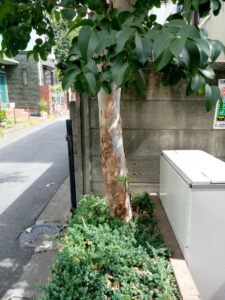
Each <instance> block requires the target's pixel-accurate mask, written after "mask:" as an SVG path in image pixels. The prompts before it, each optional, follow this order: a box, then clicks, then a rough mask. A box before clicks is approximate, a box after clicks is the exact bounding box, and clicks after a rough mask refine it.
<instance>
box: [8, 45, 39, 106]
mask: <svg viewBox="0 0 225 300" xmlns="http://www.w3.org/2000/svg"><path fill="white" fill-rule="evenodd" d="M26 53H27V52H26V51H21V53H20V54H19V55H17V56H16V57H15V59H16V60H17V61H19V64H18V65H5V72H6V77H7V85H8V95H9V102H14V103H16V108H27V107H28V108H36V107H37V104H38V102H39V101H40V91H39V76H38V64H37V63H36V62H35V61H34V59H33V57H32V56H31V57H30V59H29V60H28V61H27V59H26ZM23 70H27V75H28V82H27V83H28V84H27V85H24V83H23Z"/></svg>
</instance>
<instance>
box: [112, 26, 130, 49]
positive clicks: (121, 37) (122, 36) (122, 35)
mask: <svg viewBox="0 0 225 300" xmlns="http://www.w3.org/2000/svg"><path fill="white" fill-rule="evenodd" d="M133 32H134V29H133V28H126V29H123V30H121V31H119V32H118V33H117V34H116V41H117V47H116V52H117V53H119V52H121V51H122V50H123V48H124V46H125V44H126V42H127V41H128V39H129V37H130V35H131V34H132V33H133Z"/></svg>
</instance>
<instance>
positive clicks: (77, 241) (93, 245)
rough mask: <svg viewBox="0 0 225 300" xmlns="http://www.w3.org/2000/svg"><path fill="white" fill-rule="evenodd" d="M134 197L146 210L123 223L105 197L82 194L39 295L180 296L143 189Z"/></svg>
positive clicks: (51, 299) (46, 298) (65, 298)
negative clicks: (112, 214) (112, 213)
mask: <svg viewBox="0 0 225 300" xmlns="http://www.w3.org/2000/svg"><path fill="white" fill-rule="evenodd" d="M134 202H135V204H136V205H137V204H139V205H140V206H141V209H142V210H143V211H144V212H145V214H144V215H142V216H139V217H137V218H135V219H133V220H132V221H131V222H129V223H128V224H124V223H122V221H120V220H118V219H112V218H110V217H109V215H108V213H107V206H106V201H105V200H103V199H100V198H98V197H97V198H95V197H94V196H93V195H88V196H84V198H83V199H82V200H81V201H80V203H79V207H78V209H77V211H76V215H75V216H74V218H73V219H72V220H71V222H70V224H69V227H68V233H67V234H66V236H65V237H64V239H63V246H62V249H61V250H60V252H59V257H58V260H57V262H56V264H55V265H54V267H53V270H52V278H51V280H50V283H49V285H48V286H45V287H43V289H44V295H43V297H42V298H41V299H43V300H59V299H61V300H69V299H70V300H75V299H79V300H88V299H93V300H104V299H111V300H119V299H121V300H131V299H146V300H149V299H165V300H166V299H168V300H172V299H179V295H178V292H177V287H176V284H175V279H174V277H173V274H172V269H171V266H170V264H169V261H168V256H169V251H168V250H167V249H166V248H165V245H164V243H163V240H162V237H161V235H160V233H159V231H158V229H157V226H156V220H155V217H154V215H153V207H152V204H151V203H150V201H149V197H148V194H143V195H141V196H139V197H137V198H136V199H135V201H134Z"/></svg>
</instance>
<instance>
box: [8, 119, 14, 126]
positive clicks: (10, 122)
mask: <svg viewBox="0 0 225 300" xmlns="http://www.w3.org/2000/svg"><path fill="white" fill-rule="evenodd" d="M6 124H7V125H12V124H14V121H13V120H6Z"/></svg>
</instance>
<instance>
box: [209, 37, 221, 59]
mask: <svg viewBox="0 0 225 300" xmlns="http://www.w3.org/2000/svg"><path fill="white" fill-rule="evenodd" d="M210 45H211V47H212V48H211V56H210V58H211V60H212V62H214V61H215V60H216V59H217V58H218V57H219V55H220V53H221V51H224V49H225V47H224V45H223V44H222V43H221V42H220V41H218V40H211V41H210Z"/></svg>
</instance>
